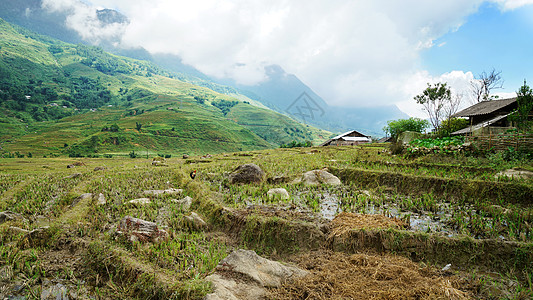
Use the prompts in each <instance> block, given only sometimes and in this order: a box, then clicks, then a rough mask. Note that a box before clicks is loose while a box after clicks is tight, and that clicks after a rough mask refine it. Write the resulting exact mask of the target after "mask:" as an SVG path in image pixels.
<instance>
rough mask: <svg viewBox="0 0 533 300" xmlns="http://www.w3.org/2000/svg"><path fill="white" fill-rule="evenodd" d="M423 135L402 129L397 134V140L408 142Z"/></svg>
mask: <svg viewBox="0 0 533 300" xmlns="http://www.w3.org/2000/svg"><path fill="white" fill-rule="evenodd" d="M423 136H424V135H423V134H422V133H420V132H415V131H404V132H402V133H400V134H399V135H398V139H397V141H398V142H399V143H402V144H409V143H410V142H412V141H414V140H416V139H419V138H422V137H423Z"/></svg>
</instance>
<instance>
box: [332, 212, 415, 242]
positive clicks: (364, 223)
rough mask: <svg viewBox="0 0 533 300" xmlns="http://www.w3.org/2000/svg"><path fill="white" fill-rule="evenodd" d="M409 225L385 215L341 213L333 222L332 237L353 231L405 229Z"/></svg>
mask: <svg viewBox="0 0 533 300" xmlns="http://www.w3.org/2000/svg"><path fill="white" fill-rule="evenodd" d="M408 227H409V225H408V224H407V223H405V222H404V221H402V220H400V219H397V218H389V217H386V216H384V215H364V214H354V213H346V212H343V213H340V214H338V215H337V216H336V217H335V219H333V220H332V221H331V234H330V237H331V236H341V235H343V234H344V233H346V232H348V231H350V230H353V229H378V228H381V229H387V228H394V229H404V228H408Z"/></svg>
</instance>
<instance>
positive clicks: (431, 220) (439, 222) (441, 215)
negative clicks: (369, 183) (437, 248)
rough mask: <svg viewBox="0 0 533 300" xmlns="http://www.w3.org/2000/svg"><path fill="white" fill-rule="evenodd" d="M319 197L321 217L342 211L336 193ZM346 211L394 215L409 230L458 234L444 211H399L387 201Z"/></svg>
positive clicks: (333, 215)
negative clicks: (406, 225)
mask: <svg viewBox="0 0 533 300" xmlns="http://www.w3.org/2000/svg"><path fill="white" fill-rule="evenodd" d="M320 199H321V200H320V215H321V217H322V218H324V219H326V220H333V218H335V216H336V215H337V214H339V213H341V212H342V208H341V207H340V205H339V198H338V197H337V195H336V194H330V193H321V194H320ZM347 212H356V213H362V214H373V215H385V216H388V217H396V218H398V219H402V220H405V221H407V220H408V221H409V224H410V226H411V228H410V230H412V231H421V232H438V233H442V234H445V235H447V236H450V237H451V236H454V235H457V234H458V233H457V232H456V231H454V230H453V229H452V228H450V227H449V226H448V225H447V224H445V222H444V221H445V220H446V219H449V218H450V217H451V214H449V213H446V212H445V211H439V212H437V213H431V212H421V213H415V212H409V211H400V210H399V209H398V208H397V205H396V204H393V203H387V204H383V205H382V206H381V207H376V206H375V205H374V204H368V205H366V206H364V207H362V208H359V209H358V210H357V211H347Z"/></svg>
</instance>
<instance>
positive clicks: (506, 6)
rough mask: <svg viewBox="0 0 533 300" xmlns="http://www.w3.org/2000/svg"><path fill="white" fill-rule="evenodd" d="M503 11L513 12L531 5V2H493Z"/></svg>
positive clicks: (514, 0)
mask: <svg viewBox="0 0 533 300" xmlns="http://www.w3.org/2000/svg"><path fill="white" fill-rule="evenodd" d="M494 2H496V3H498V4H499V5H500V8H501V9H502V10H503V11H508V10H515V9H517V8H520V7H522V6H526V5H531V4H533V0H494Z"/></svg>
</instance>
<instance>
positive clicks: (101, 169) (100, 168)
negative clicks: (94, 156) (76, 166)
mask: <svg viewBox="0 0 533 300" xmlns="http://www.w3.org/2000/svg"><path fill="white" fill-rule="evenodd" d="M105 169H107V168H106V167H95V168H94V170H95V171H103V170H105Z"/></svg>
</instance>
